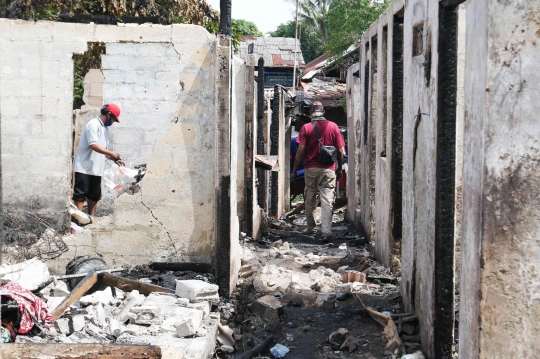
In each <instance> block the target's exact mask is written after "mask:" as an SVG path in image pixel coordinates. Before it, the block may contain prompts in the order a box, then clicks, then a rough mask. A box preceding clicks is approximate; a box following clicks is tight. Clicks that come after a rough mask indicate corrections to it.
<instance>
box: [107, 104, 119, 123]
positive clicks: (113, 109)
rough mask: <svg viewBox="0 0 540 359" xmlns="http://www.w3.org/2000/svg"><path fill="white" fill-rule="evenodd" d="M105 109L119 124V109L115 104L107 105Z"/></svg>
mask: <svg viewBox="0 0 540 359" xmlns="http://www.w3.org/2000/svg"><path fill="white" fill-rule="evenodd" d="M105 109H106V110H107V111H109V112H110V113H112V114H113V115H114V116H115V117H116V120H118V122H120V107H118V105H117V104H114V103H110V104H108V105H105Z"/></svg>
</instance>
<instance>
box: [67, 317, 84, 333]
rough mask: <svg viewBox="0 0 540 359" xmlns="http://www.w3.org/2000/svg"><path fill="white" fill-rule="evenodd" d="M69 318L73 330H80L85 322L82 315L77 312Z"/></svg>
mask: <svg viewBox="0 0 540 359" xmlns="http://www.w3.org/2000/svg"><path fill="white" fill-rule="evenodd" d="M70 319H71V321H72V323H73V330H74V331H76V332H80V331H81V330H83V329H84V327H85V324H86V321H85V319H84V315H82V314H77V315H74V316H72V317H71V318H70Z"/></svg>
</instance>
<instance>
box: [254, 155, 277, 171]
mask: <svg viewBox="0 0 540 359" xmlns="http://www.w3.org/2000/svg"><path fill="white" fill-rule="evenodd" d="M277 164H278V158H277V156H263V155H256V156H255V167H257V168H262V169H265V170H272V169H273V168H275V167H276V166H277Z"/></svg>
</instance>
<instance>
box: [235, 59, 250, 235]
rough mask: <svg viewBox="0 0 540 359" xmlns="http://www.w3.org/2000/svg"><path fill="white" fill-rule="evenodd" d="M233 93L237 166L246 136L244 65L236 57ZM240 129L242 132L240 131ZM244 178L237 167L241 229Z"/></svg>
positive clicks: (242, 156)
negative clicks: (236, 127) (236, 129)
mask: <svg viewBox="0 0 540 359" xmlns="http://www.w3.org/2000/svg"><path fill="white" fill-rule="evenodd" d="M233 93H234V94H235V101H233V104H232V113H233V118H234V119H236V124H237V126H238V129H239V131H237V135H236V145H237V147H238V149H239V150H238V151H237V153H238V157H237V163H238V164H245V163H246V151H245V150H244V149H245V146H246V135H245V132H244V128H245V125H246V118H245V115H246V107H245V102H246V65H245V63H244V61H243V60H242V59H240V58H238V57H236V56H235V57H234V60H233ZM240 129H242V130H240ZM244 176H245V168H244V166H243V165H240V166H237V172H236V196H237V202H238V205H237V215H238V219H239V221H240V224H241V227H243V226H245V222H246V220H247V219H246V218H245V208H244V207H245V203H244V201H245V199H244V189H245V184H244Z"/></svg>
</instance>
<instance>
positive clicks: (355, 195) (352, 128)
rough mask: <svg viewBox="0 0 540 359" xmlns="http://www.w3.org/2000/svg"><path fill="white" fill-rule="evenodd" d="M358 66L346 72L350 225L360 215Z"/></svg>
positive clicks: (355, 65) (348, 210)
mask: <svg viewBox="0 0 540 359" xmlns="http://www.w3.org/2000/svg"><path fill="white" fill-rule="evenodd" d="M355 73H358V76H359V75H360V64H354V65H353V66H351V67H350V68H349V69H348V70H347V128H348V133H347V154H348V156H349V161H348V164H347V166H348V173H347V197H348V200H347V218H348V220H349V221H351V222H352V223H356V222H357V217H358V216H359V214H360V161H359V159H360V154H361V149H362V147H361V143H360V140H361V136H362V133H361V126H360V115H361V112H360V111H361V108H360V86H361V83H360V78H359V77H358V76H355V75H354V74H355Z"/></svg>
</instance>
